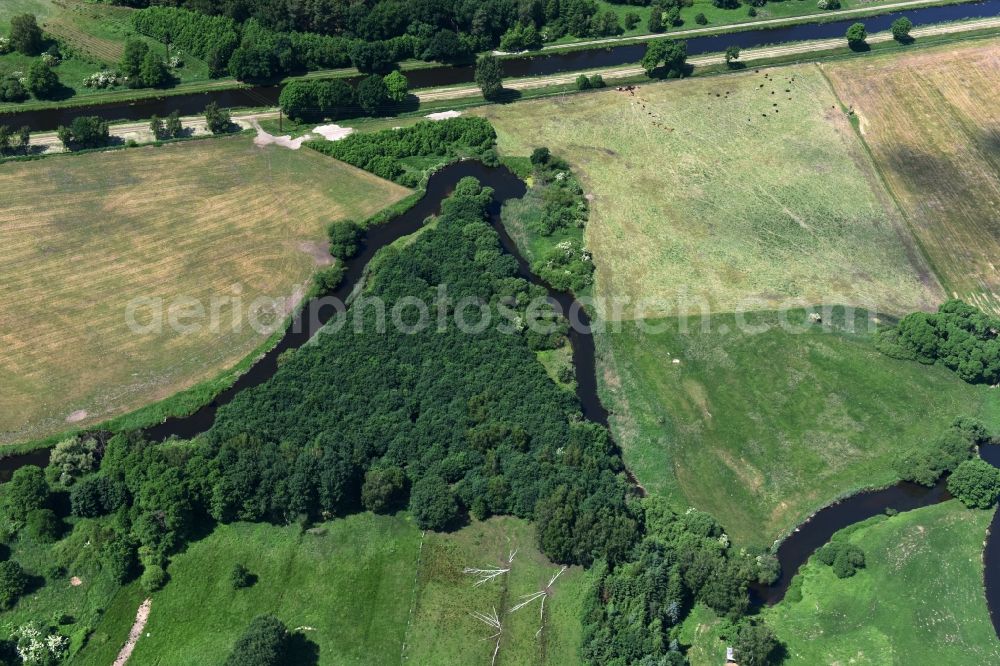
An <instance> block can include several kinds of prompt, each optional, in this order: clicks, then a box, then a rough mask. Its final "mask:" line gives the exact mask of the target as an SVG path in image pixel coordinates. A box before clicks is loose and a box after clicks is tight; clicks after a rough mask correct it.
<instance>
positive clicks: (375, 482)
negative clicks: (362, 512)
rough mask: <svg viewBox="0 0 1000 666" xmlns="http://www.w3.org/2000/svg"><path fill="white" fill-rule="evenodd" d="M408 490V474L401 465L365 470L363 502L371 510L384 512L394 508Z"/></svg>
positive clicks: (362, 491)
mask: <svg viewBox="0 0 1000 666" xmlns="http://www.w3.org/2000/svg"><path fill="white" fill-rule="evenodd" d="M405 492H406V475H405V474H403V470H402V469H400V468H399V467H395V466H392V467H384V466H376V467H372V468H371V469H369V470H368V471H367V472H365V482H364V485H362V486H361V504H362V506H364V507H365V508H366V509H368V510H369V511H374V512H375V513H384V512H386V511H390V510H392V509H394V508H395V507H396V506H397V505H399V503H400V502H401V501H402V499H403V497H404V493H405Z"/></svg>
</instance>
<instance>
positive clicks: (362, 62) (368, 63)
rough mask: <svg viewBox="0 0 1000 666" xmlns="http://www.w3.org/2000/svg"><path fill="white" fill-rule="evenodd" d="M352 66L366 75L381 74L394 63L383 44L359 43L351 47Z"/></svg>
mask: <svg viewBox="0 0 1000 666" xmlns="http://www.w3.org/2000/svg"><path fill="white" fill-rule="evenodd" d="M351 64H353V65H354V66H355V67H356V68H357V70H358V71H359V72H362V73H364V74H379V73H382V72H386V71H388V70H389V69H390V68H391V67H392V64H393V63H392V60H390V59H389V55H388V54H387V53H386V49H385V47H384V46H383V45H382V44H375V43H371V42H363V41H359V42H357V43H355V44H354V45H353V46H351Z"/></svg>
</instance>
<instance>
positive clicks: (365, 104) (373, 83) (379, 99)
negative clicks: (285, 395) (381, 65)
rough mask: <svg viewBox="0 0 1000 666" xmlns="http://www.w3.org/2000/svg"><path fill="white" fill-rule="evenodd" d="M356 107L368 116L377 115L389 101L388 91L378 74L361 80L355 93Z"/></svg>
mask: <svg viewBox="0 0 1000 666" xmlns="http://www.w3.org/2000/svg"><path fill="white" fill-rule="evenodd" d="M355 95H356V96H357V101H358V106H360V107H361V109H362V110H363V111H364V112H365V113H367V114H368V115H370V116H374V115H376V114H378V112H379V111H380V110H381V109H383V108H384V107H385V105H386V102H388V101H389V89H388V88H387V87H386V85H385V81H384V80H383V79H382V77H381V76H379V75H378V74H372V75H371V76H369V77H367V78H365V79H363V80H362V81H361V83H359V84H358V89H357V91H356V92H355Z"/></svg>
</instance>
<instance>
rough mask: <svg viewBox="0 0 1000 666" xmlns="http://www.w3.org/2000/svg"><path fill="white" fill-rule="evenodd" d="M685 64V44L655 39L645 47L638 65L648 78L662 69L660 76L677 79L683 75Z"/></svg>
mask: <svg viewBox="0 0 1000 666" xmlns="http://www.w3.org/2000/svg"><path fill="white" fill-rule="evenodd" d="M686 62H687V42H683V41H674V40H672V39H657V40H654V41H651V42H649V44H648V45H647V46H646V53H645V55H643V56H642V60H641V61H640V64H641V65H642V68H643V69H644V70H646V74H647V75H649V76H653V74H654V73H655V72H656V71H657V70H658V69H659V68H661V67H662V68H663V69H662V76H665V77H678V76H683V75H684V73H685V71H686Z"/></svg>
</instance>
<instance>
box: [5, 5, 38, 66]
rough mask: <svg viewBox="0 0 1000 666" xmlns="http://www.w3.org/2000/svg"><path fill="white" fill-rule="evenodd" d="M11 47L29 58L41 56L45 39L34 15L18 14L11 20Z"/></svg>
mask: <svg viewBox="0 0 1000 666" xmlns="http://www.w3.org/2000/svg"><path fill="white" fill-rule="evenodd" d="M9 39H10V45H11V48H13V49H14V50H15V51H18V52H20V53H23V54H24V55H27V56H37V55H41V53H42V51H44V50H45V37H44V35H43V34H42V29H41V28H40V27H39V26H38V20H37V19H36V18H35V15H34V14H18V15H16V16H12V17H11V19H10V35H9Z"/></svg>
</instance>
